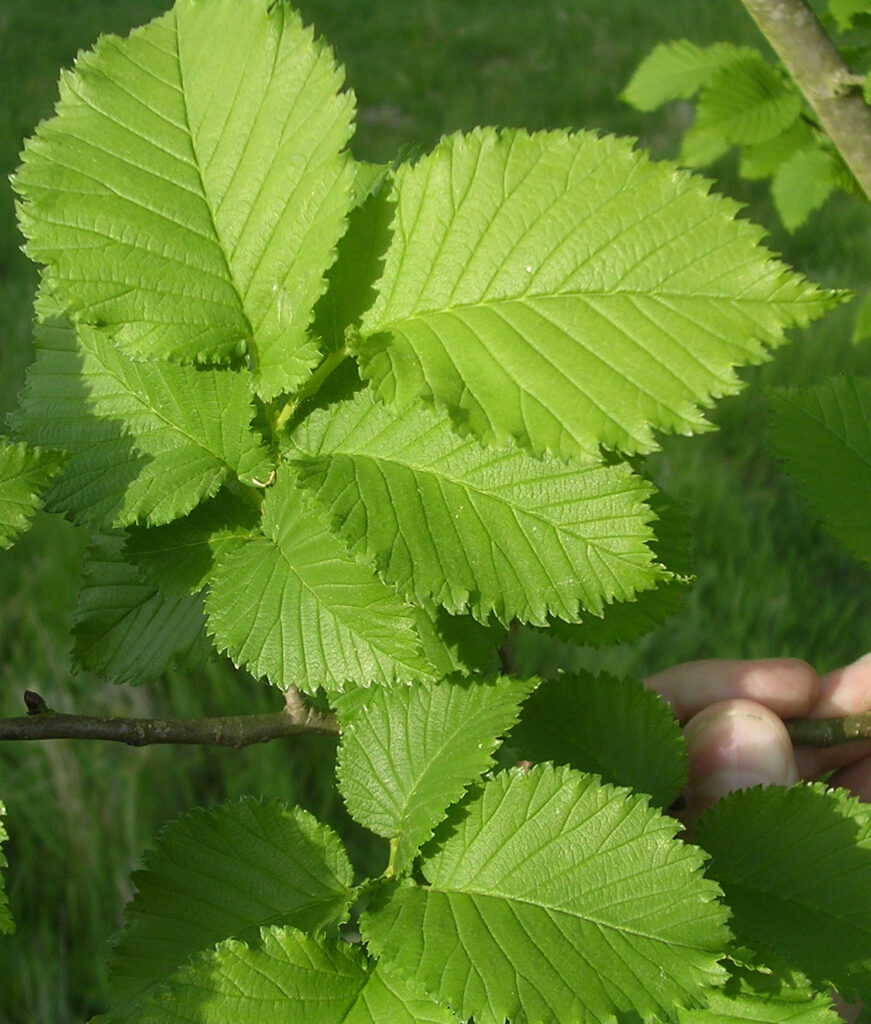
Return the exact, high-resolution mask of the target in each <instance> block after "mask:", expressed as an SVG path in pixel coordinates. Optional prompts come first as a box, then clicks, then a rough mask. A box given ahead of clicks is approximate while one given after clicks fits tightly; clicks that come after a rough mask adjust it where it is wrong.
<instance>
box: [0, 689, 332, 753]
mask: <svg viewBox="0 0 871 1024" xmlns="http://www.w3.org/2000/svg"><path fill="white" fill-rule="evenodd" d="M24 701H25V704H26V706H27V715H24V716H22V717H21V718H0V740H56V739H79V740H113V741H115V742H118V743H127V744H129V745H130V746H133V747H144V746H147V745H149V744H152V743H197V744H202V745H212V746H221V747H246V746H248V744H250V743H265V742H266V741H267V740H274V739H278V738H279V737H281V736H300V735H303V734H307V735H317V736H338V734H339V727H338V724H337V722H336V718H335V715H333V714H332V713H331V712H324V711H319V710H317V709H316V708H313V707H311V706H310V705H308V704H307V703H306V702H305V701H304V700H303V698H302V696H301V694H300V693H299V692H298V691H297V690H296V689H295V688H291V690H289V691H288V694H287V699H286V704H285V708H284V710H283V711H275V712H272V713H269V714H262V715H231V716H227V717H224V718H114V717H111V716H102V715H69V714H63V713H61V712H57V711H52V710H51V709H50V708H48V707H47V706H46V703H45V701H44V700H43V699H42V697H40V696H39V694H37V693H33V692H32V691H27V692H26V693H25V695H24Z"/></svg>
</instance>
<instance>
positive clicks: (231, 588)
mask: <svg viewBox="0 0 871 1024" xmlns="http://www.w3.org/2000/svg"><path fill="white" fill-rule="evenodd" d="M262 528H263V536H262V537H259V538H258V539H256V540H250V541H246V543H245V544H244V545H242V546H241V547H234V548H233V549H232V550H230V551H227V552H224V553H223V554H222V555H221V556H220V558H219V559H218V560H217V562H216V565H215V569H214V573H213V577H212V583H211V589H210V592H209V594H208V596H207V598H206V612H207V614H208V620H209V621H208V626H209V632H210V633H212V634H214V637H215V642H216V644H217V646H218V649H219V650H222V651H228V652H229V653H230V655H231V656H232V657H233V659H234V660H235V661H237V662H240V663H241V664H244V665H246V666H247V667H248V668H249V669H250V671H251V672H252V673H253V674H254V675H257V676H260V675H265V676H268V678H269V680H270V682H272V683H274V684H275V685H276V686H278V687H279V688H281V689H287V687H288V686H290V685H291V684H295V685H297V686H299V687H301V688H302V689H304V690H307V691H309V692H311V691H312V690H315V689H317V687H319V686H323V687H325V688H327V689H328V690H333V691H335V690H341V689H342V688H343V686H344V684H345V683H347V682H357V683H369V682H391V681H392V680H394V679H399V680H402V681H411V680H413V679H418V678H427V677H429V676H431V675H432V669H431V667H430V666H429V665H428V664H427V662H426V660H425V658H424V657H423V654H422V651H421V643H420V638H419V637H418V635H417V632H416V630H415V627H414V613H413V610H412V609H411V608H410V607H409V606H408V605H406V604H404V603H403V602H402V601H401V600H400V598H399V597H397V596H396V594H395V593H394V592H393V591H392V590H390V589H389V588H388V587H387V586H386V585H385V584H384V583H382V582H381V581H380V580H379V579H378V578H377V577H376V576H375V575H374V574H373V573H371V572H370V571H369V570H368V569H366V568H365V567H364V566H362V565H360V564H359V563H358V562H355V561H354V560H353V559H352V558H351V556H350V555H349V554H348V553H347V551H346V549H345V545H344V544H343V543H342V542H341V541H339V540H337V539H336V538H335V537H333V535H332V534H331V533H330V530H329V528H328V526H327V524H326V522H325V521H323V520H322V519H321V517H320V516H319V515H318V514H317V511H316V510H315V509H313V508H311V507H309V505H308V504H307V503H306V501H305V500H304V495H303V493H302V491H301V490H300V489H299V488H298V487H297V486H296V482H295V480H294V475H293V473H292V472H291V470H290V468H289V467H281V468H279V470H278V473H277V476H276V479H275V483H274V484H273V485H272V486H271V487H269V488H268V490H267V491H266V497H265V499H264V502H263V527H262Z"/></svg>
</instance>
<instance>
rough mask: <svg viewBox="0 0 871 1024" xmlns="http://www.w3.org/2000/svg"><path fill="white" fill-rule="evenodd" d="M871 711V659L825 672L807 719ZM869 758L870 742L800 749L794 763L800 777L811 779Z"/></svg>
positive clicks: (836, 716)
mask: <svg viewBox="0 0 871 1024" xmlns="http://www.w3.org/2000/svg"><path fill="white" fill-rule="evenodd" d="M866 711H871V655H868V654H866V655H865V656H864V657H862V658H859V660H858V661H854V662H853V663H852V665H846V666H845V667H844V668H839V669H835V671H834V672H828V673H826V675H824V676H823V677H822V678H821V679H820V693H819V697H818V698H817V700H816V701H815V702H814V705H813V707H812V708H811V710H810V712H809V715H808V717H809V718H841V717H842V716H843V715H855V714H861V713H863V712H866ZM869 754H871V740H869V741H868V742H864V741H854V742H850V743H842V744H840V745H839V746H837V747H825V748H819V747H800V748H798V751H797V755H796V757H797V760H798V766H799V770H800V771H801V774H802V777H803V778H806V779H813V778H816V777H817V776H819V775H822V774H823V773H824V772H827V771H831V769H832V768H841V767H844V766H846V765H849V764H854V763H855V762H857V761H860V760H862V759H863V758H865V757H868V755H869Z"/></svg>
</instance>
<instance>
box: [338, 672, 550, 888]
mask: <svg viewBox="0 0 871 1024" xmlns="http://www.w3.org/2000/svg"><path fill="white" fill-rule="evenodd" d="M536 682H537V681H532V680H518V679H508V678H500V679H491V680H487V681H483V680H482V681H459V680H442V681H440V682H429V683H423V682H421V683H417V684H415V685H414V686H412V687H410V688H409V687H405V686H393V687H378V688H377V689H372V690H360V689H358V690H352V691H350V692H348V693H347V694H344V695H342V696H341V697H340V698H339V699H338V701H337V704H336V710H337V712H338V715H339V721H340V723H341V725H342V743H341V747H340V748H339V760H338V769H337V771H338V780H339V790H340V792H341V794H342V796H343V797H344V799H345V804H346V805H347V807H348V810H349V811H350V813H351V816H352V817H353V818H354V819H355V820H356V821H358V822H360V824H361V825H364V826H365V827H366V828H368V829H371V830H372V831H373V832H375V833H377V834H378V835H381V836H385V837H386V838H389V839H394V838H395V839H397V840H398V841H397V843H396V849H395V851H394V855H393V861H392V863H393V868H394V871H396V872H397V873H399V872H402V871H404V870H405V869H406V868H407V867H408V866H409V865H410V863H411V861H412V860H413V859H414V856H415V854H416V853H417V851H418V849H419V848H420V846H421V844H422V843H424V842H425V841H426V840H427V839H428V838H429V837H430V835H431V834H432V830H433V828H434V827H435V826H436V824H438V822H439V821H441V819H442V817H443V816H444V812H445V810H446V809H447V808H448V806H449V805H450V804H452V803H454V802H455V801H456V800H459V798H460V797H461V796H462V794H463V792H464V791H465V789H466V787H467V786H469V785H470V784H471V783H472V782H474V781H475V780H476V779H478V778H479V776H480V775H481V774H482V773H483V772H484V771H486V770H487V768H489V767H491V766H492V765H493V758H492V756H491V755H492V753H493V751H494V750H495V749H496V747H497V746H498V745H499V741H500V738H501V737H502V736H503V735H504V734H505V733H506V732H507V731H508V730H509V729H510V728H511V726H512V725H514V723H515V722H516V721H517V713H518V707H519V705H520V703H521V701H522V700H523V699H524V698H525V697H526V696H527V694H528V693H529V692H530V690H531V689H532V688H533V687H534V686H535V685H536Z"/></svg>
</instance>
